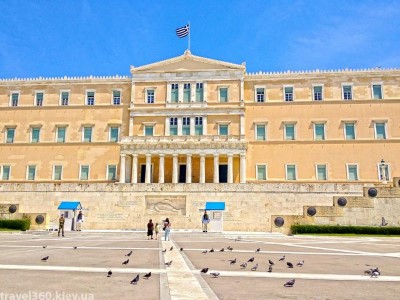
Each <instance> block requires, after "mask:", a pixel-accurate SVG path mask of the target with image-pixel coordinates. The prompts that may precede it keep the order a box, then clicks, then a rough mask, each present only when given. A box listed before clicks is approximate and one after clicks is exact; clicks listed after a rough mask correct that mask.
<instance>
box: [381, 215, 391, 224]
mask: <svg viewBox="0 0 400 300" xmlns="http://www.w3.org/2000/svg"><path fill="white" fill-rule="evenodd" d="M387 224H389V223H388V222H386V220H385V218H384V217H382V222H381V226H386V225H387Z"/></svg>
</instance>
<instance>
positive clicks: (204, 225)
mask: <svg viewBox="0 0 400 300" xmlns="http://www.w3.org/2000/svg"><path fill="white" fill-rule="evenodd" d="M208 223H210V217H209V216H208V214H207V211H206V210H205V211H204V214H203V216H202V217H201V225H202V228H203V232H207V225H208Z"/></svg>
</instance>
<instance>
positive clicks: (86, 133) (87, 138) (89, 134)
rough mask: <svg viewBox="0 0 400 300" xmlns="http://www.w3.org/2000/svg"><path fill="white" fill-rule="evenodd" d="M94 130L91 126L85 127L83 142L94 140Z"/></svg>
mask: <svg viewBox="0 0 400 300" xmlns="http://www.w3.org/2000/svg"><path fill="white" fill-rule="evenodd" d="M92 130H93V128H92V127H91V126H85V127H83V142H85V143H90V142H92Z"/></svg>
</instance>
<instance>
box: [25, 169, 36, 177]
mask: <svg viewBox="0 0 400 300" xmlns="http://www.w3.org/2000/svg"><path fill="white" fill-rule="evenodd" d="M35 178H36V166H28V170H27V176H26V179H27V180H35Z"/></svg>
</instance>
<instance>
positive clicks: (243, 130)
mask: <svg viewBox="0 0 400 300" xmlns="http://www.w3.org/2000/svg"><path fill="white" fill-rule="evenodd" d="M239 126H240V130H239V134H240V137H239V139H240V140H241V139H242V138H243V139H244V136H245V134H246V132H245V119H244V114H243V115H240V125H239Z"/></svg>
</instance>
